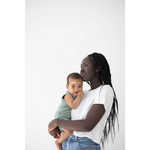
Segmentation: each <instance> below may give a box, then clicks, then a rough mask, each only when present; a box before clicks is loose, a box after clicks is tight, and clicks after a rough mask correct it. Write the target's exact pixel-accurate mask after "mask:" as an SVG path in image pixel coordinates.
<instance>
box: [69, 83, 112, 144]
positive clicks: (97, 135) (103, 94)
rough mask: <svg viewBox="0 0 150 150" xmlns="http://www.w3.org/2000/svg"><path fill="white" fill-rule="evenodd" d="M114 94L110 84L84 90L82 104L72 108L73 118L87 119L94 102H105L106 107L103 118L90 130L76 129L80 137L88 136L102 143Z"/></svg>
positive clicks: (76, 133)
mask: <svg viewBox="0 0 150 150" xmlns="http://www.w3.org/2000/svg"><path fill="white" fill-rule="evenodd" d="M113 96H114V93H113V90H112V88H111V86H109V85H101V86H100V87H98V88H96V89H94V90H91V91H84V97H83V99H82V101H81V103H80V105H79V106H78V107H77V108H76V109H72V111H71V118H72V120H80V119H81V120H83V119H85V118H86V115H87V113H88V111H89V109H90V108H91V106H92V105H93V104H103V105H104V108H105V113H104V115H103V116H102V118H101V120H100V121H99V122H98V123H97V125H96V126H95V127H94V128H93V130H91V131H90V132H77V131H74V132H73V134H74V135H76V136H79V137H88V138H90V139H91V140H93V141H94V142H96V143H98V144H100V140H101V137H102V134H103V130H104V127H105V124H106V120H107V118H108V116H109V114H110V110H111V107H112V103H113ZM97 115H98V114H97Z"/></svg>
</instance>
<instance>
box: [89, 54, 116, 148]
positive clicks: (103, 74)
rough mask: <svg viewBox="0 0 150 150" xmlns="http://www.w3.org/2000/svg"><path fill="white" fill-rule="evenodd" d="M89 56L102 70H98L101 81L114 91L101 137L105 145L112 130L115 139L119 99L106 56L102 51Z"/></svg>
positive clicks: (94, 64) (95, 65)
mask: <svg viewBox="0 0 150 150" xmlns="http://www.w3.org/2000/svg"><path fill="white" fill-rule="evenodd" d="M88 57H89V59H90V60H91V62H92V64H93V66H94V67H95V68H97V67H98V66H99V67H100V71H99V72H98V73H99V74H98V75H99V80H100V82H101V83H102V84H103V85H110V86H111V87H112V89H113V92H114V98H113V104H112V108H111V111H110V114H109V116H108V118H107V121H106V124H105V127H104V130H103V136H102V139H101V143H102V146H103V147H104V142H105V141H106V139H108V135H109V133H110V132H111V137H112V140H114V137H115V121H116V119H117V121H118V101H117V97H116V93H115V90H114V88H113V86H112V83H111V73H110V68H109V64H108V62H107V60H106V58H105V57H104V56H103V55H102V54H100V53H93V54H90V55H88ZM88 84H89V82H88ZM118 128H119V123H118Z"/></svg>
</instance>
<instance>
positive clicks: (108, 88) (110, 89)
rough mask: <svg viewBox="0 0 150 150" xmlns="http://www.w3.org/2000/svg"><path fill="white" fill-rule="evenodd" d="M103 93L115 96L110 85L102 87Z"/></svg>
mask: <svg viewBox="0 0 150 150" xmlns="http://www.w3.org/2000/svg"><path fill="white" fill-rule="evenodd" d="M102 91H103V92H105V93H110V94H113V89H112V87H111V86H110V85H108V84H107V85H102Z"/></svg>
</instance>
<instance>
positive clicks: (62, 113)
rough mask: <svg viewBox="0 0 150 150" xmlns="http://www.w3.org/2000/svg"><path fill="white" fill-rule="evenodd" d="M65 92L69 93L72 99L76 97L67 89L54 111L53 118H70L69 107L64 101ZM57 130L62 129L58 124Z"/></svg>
mask: <svg viewBox="0 0 150 150" xmlns="http://www.w3.org/2000/svg"><path fill="white" fill-rule="evenodd" d="M66 94H70V95H71V96H72V97H73V98H74V100H75V99H76V96H74V95H72V94H71V93H70V92H69V91H67V92H66V93H65V94H64V95H63V96H62V99H61V103H60V105H59V107H58V109H57V111H56V113H55V119H57V118H59V119H63V120H71V108H70V107H69V106H68V105H67V103H66V101H65V100H64V97H65V95H66ZM58 128H59V130H60V131H61V132H62V131H63V130H64V129H63V128H62V127H60V126H58Z"/></svg>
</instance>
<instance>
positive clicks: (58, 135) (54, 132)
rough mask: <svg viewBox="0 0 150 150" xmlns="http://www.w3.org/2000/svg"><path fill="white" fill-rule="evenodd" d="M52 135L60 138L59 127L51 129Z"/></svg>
mask: <svg viewBox="0 0 150 150" xmlns="http://www.w3.org/2000/svg"><path fill="white" fill-rule="evenodd" d="M50 135H51V136H53V138H59V137H60V131H59V129H58V127H56V128H55V129H53V130H51V131H50Z"/></svg>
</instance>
